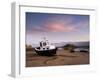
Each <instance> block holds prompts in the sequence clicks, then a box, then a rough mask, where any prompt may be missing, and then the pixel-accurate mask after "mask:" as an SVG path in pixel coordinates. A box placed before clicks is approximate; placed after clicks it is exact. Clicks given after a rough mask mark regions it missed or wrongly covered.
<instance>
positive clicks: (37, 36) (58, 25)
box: [26, 12, 89, 44]
mask: <svg viewBox="0 0 100 80" xmlns="http://www.w3.org/2000/svg"><path fill="white" fill-rule="evenodd" d="M43 37H46V38H47V39H48V40H49V41H50V42H51V43H59V42H77V41H89V15H75V14H55V13H54V14H53V13H33V12H26V43H27V44H37V43H38V42H40V41H41V40H43Z"/></svg>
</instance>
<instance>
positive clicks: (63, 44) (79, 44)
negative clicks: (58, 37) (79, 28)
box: [53, 41, 89, 47]
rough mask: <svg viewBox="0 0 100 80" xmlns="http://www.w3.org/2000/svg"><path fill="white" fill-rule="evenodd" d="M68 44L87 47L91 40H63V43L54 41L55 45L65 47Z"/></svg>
mask: <svg viewBox="0 0 100 80" xmlns="http://www.w3.org/2000/svg"><path fill="white" fill-rule="evenodd" d="M67 44H73V45H75V46H77V47H85V46H89V41H85V42H61V43H53V45H55V46H56V47H63V46H65V45H67Z"/></svg>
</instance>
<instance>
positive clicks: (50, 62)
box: [26, 50, 89, 67]
mask: <svg viewBox="0 0 100 80" xmlns="http://www.w3.org/2000/svg"><path fill="white" fill-rule="evenodd" d="M81 64H89V53H87V52H74V53H71V52H69V51H67V50H57V54H56V55H55V56H50V57H49V56H39V55H37V54H36V53H35V51H26V67H37V66H38V67H39V66H61V65H81Z"/></svg>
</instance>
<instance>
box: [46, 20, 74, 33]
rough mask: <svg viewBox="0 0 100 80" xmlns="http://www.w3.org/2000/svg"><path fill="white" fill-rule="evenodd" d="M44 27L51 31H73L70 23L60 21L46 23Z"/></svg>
mask: <svg viewBox="0 0 100 80" xmlns="http://www.w3.org/2000/svg"><path fill="white" fill-rule="evenodd" d="M45 28H46V29H47V30H48V31H52V32H71V31H75V28H74V27H72V26H70V25H66V24H64V23H60V22H52V23H47V24H46V25H45Z"/></svg>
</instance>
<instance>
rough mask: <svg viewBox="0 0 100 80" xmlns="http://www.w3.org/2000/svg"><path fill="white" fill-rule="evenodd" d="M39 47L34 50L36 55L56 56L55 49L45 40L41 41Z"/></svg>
mask: <svg viewBox="0 0 100 80" xmlns="http://www.w3.org/2000/svg"><path fill="white" fill-rule="evenodd" d="M39 44H40V46H39V47H37V48H35V51H36V53H37V54H38V55H43V56H53V55H55V54H56V51H57V47H55V46H54V45H52V44H50V43H49V41H48V40H46V38H44V40H43V41H41V42H40V43H39Z"/></svg>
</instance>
